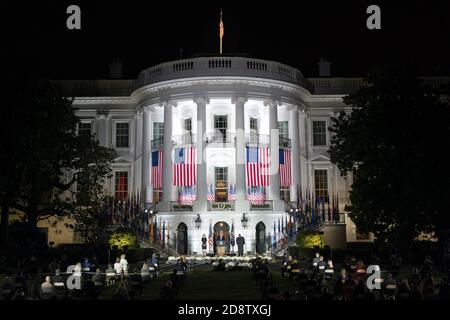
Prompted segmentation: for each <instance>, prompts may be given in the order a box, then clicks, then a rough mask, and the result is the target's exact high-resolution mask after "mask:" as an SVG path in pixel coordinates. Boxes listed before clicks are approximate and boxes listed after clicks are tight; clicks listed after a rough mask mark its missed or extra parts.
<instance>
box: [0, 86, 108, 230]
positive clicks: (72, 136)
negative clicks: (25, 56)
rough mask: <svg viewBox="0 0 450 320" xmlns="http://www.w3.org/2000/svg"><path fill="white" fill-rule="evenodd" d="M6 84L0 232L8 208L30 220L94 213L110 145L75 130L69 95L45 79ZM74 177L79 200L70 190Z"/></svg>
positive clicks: (100, 195)
mask: <svg viewBox="0 0 450 320" xmlns="http://www.w3.org/2000/svg"><path fill="white" fill-rule="evenodd" d="M9 85H10V87H9V88H8V89H9V93H8V94H9V98H10V99H9V103H8V104H5V105H3V106H2V108H1V109H0V112H1V119H2V120H3V124H2V128H1V130H2V137H3V138H4V142H5V143H4V149H3V153H2V154H1V155H0V161H1V165H2V168H3V170H4V172H5V174H2V175H0V197H1V199H0V200H1V206H2V226H3V227H2V233H3V234H5V230H6V228H5V224H7V223H8V215H9V208H16V209H18V210H20V211H22V212H23V213H24V214H25V220H26V221H27V222H28V223H31V224H32V225H36V224H37V222H38V221H39V220H42V219H48V218H49V217H52V216H54V215H71V214H73V215H74V217H75V218H77V219H79V218H80V219H81V216H83V215H81V214H80V213H81V212H84V213H85V215H84V216H83V219H86V218H88V217H91V218H95V217H94V216H93V214H94V211H95V212H97V214H98V209H99V206H100V205H101V204H100V202H101V199H102V197H103V195H102V193H103V189H102V188H103V182H104V179H105V178H107V177H108V176H109V175H110V173H111V164H112V161H113V158H114V156H115V152H114V150H111V149H107V148H104V147H102V146H100V145H99V143H98V141H97V140H96V139H95V138H94V137H93V136H79V135H77V132H76V128H77V124H78V123H79V122H80V119H79V118H78V117H77V116H76V115H75V108H73V106H72V101H71V99H68V98H66V97H64V96H62V95H61V94H60V92H59V90H58V89H57V88H55V87H54V86H52V85H51V84H50V83H48V82H45V81H38V82H36V81H27V82H19V83H17V82H14V81H13V82H12V83H10V84H9ZM77 182H78V183H79V185H80V186H82V188H81V191H82V194H84V195H85V197H83V198H84V200H83V202H81V198H82V197H77V196H76V195H75V194H74V193H73V191H74V189H75V185H76V183H77ZM94 220H95V219H94ZM94 220H92V221H94ZM85 222H86V221H85Z"/></svg>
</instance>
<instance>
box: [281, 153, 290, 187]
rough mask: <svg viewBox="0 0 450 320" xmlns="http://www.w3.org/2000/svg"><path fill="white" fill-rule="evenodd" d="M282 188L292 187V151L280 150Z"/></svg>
mask: <svg viewBox="0 0 450 320" xmlns="http://www.w3.org/2000/svg"><path fill="white" fill-rule="evenodd" d="M279 159H280V187H290V186H291V185H292V173H291V150H288V149H280V158H279Z"/></svg>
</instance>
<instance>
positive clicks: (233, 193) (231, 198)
mask: <svg viewBox="0 0 450 320" xmlns="http://www.w3.org/2000/svg"><path fill="white" fill-rule="evenodd" d="M234 201H236V185H235V186H234V188H233V185H231V184H230V192H228V202H230V203H231V202H234Z"/></svg>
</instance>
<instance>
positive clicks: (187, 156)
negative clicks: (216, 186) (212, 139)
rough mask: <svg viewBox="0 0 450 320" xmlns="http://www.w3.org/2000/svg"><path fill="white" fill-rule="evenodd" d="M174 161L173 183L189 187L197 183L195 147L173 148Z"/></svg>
mask: <svg viewBox="0 0 450 320" xmlns="http://www.w3.org/2000/svg"><path fill="white" fill-rule="evenodd" d="M174 152H175V157H174V160H175V163H174V165H173V185H174V186H182V187H190V186H194V185H196V184H197V181H196V178H197V168H196V162H197V161H196V158H197V150H196V148H195V147H185V148H175V150H174Z"/></svg>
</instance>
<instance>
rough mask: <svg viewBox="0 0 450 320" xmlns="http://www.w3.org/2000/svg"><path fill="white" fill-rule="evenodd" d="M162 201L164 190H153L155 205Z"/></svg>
mask: <svg viewBox="0 0 450 320" xmlns="http://www.w3.org/2000/svg"><path fill="white" fill-rule="evenodd" d="M160 201H162V190H161V189H153V203H158V202H160Z"/></svg>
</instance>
